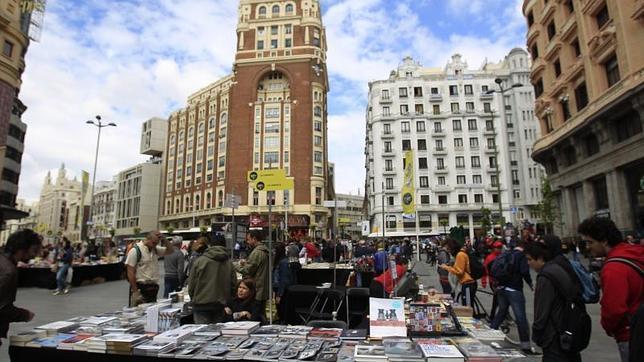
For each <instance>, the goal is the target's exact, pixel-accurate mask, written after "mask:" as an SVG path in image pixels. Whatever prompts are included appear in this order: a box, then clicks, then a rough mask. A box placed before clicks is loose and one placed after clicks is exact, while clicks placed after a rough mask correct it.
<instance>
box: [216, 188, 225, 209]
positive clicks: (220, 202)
mask: <svg viewBox="0 0 644 362" xmlns="http://www.w3.org/2000/svg"><path fill="white" fill-rule="evenodd" d="M223 205H224V192H223V191H221V190H219V192H218V193H217V206H218V207H222V206H223Z"/></svg>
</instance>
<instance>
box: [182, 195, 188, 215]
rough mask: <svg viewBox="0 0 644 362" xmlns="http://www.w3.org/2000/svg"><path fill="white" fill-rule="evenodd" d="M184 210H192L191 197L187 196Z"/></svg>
mask: <svg viewBox="0 0 644 362" xmlns="http://www.w3.org/2000/svg"><path fill="white" fill-rule="evenodd" d="M183 210H184V211H190V197H189V196H186V202H185V203H184V204H183Z"/></svg>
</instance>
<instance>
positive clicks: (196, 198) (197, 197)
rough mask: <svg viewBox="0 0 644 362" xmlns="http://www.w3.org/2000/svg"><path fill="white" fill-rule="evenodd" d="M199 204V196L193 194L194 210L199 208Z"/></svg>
mask: <svg viewBox="0 0 644 362" xmlns="http://www.w3.org/2000/svg"><path fill="white" fill-rule="evenodd" d="M200 205H201V197H199V195H197V196H195V210H196V211H198V210H199V206H200Z"/></svg>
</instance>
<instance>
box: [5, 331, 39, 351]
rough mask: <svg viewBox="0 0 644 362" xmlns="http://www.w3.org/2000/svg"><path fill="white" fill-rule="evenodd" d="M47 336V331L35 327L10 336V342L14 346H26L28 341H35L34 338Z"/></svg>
mask: <svg viewBox="0 0 644 362" xmlns="http://www.w3.org/2000/svg"><path fill="white" fill-rule="evenodd" d="M45 337H47V331H45V330H39V329H33V330H31V331H26V332H20V333H18V334H14V335H12V336H9V344H10V345H12V346H21V347H24V346H25V345H26V344H27V343H29V342H31V341H33V340H34V339H37V338H45Z"/></svg>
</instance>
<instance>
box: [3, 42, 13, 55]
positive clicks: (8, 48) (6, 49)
mask: <svg viewBox="0 0 644 362" xmlns="http://www.w3.org/2000/svg"><path fill="white" fill-rule="evenodd" d="M2 54H3V55H4V56H5V57H9V58H11V56H12V55H13V43H12V42H10V41H8V40H5V41H4V46H3V47H2Z"/></svg>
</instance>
